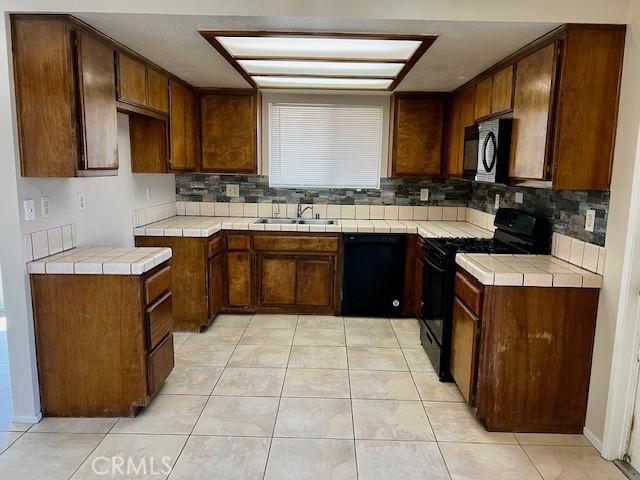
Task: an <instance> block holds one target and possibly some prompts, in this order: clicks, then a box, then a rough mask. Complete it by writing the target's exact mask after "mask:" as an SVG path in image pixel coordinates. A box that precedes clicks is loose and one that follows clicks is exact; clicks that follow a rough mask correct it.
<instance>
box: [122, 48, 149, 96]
mask: <svg viewBox="0 0 640 480" xmlns="http://www.w3.org/2000/svg"><path fill="white" fill-rule="evenodd" d="M117 65H118V100H120V101H121V102H127V103H131V104H134V105H138V106H140V107H146V106H147V67H146V65H145V64H144V63H142V62H139V61H138V60H136V59H133V58H131V57H130V56H129V55H127V54H124V53H121V52H118V63H117Z"/></svg>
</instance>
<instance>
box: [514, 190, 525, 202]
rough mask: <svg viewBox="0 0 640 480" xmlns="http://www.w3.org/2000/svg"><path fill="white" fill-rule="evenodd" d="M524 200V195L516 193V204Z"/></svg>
mask: <svg viewBox="0 0 640 480" xmlns="http://www.w3.org/2000/svg"><path fill="white" fill-rule="evenodd" d="M523 200H524V195H523V194H522V192H516V203H522V201H523Z"/></svg>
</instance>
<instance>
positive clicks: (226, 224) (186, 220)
mask: <svg viewBox="0 0 640 480" xmlns="http://www.w3.org/2000/svg"><path fill="white" fill-rule="evenodd" d="M205 218H210V219H211V221H210V222H206V221H205V222H203V219H205ZM259 219H260V218H259V217H202V216H199V217H196V216H194V217H189V216H181V215H176V216H174V217H170V218H167V219H165V220H161V221H159V222H154V223H150V224H147V225H143V226H140V227H136V228H134V229H133V235H134V236H137V237H153V236H159V237H175V236H178V237H194V238H197V237H208V236H210V235H213V234H214V233H217V232H219V231H221V230H250V231H274V232H278V231H284V232H320V233H322V232H326V233H340V232H345V233H398V234H416V233H417V234H418V235H419V236H420V237H422V238H440V237H460V236H467V237H469V238H473V237H479V238H489V237H492V236H493V232H492V231H490V230H487V229H485V228H482V227H480V226H478V225H475V224H473V223H471V222H468V221H466V220H395V219H394V220H357V219H332V220H335V222H336V223H335V224H333V225H295V224H294V225H290V224H259V223H256V222H257V221H258V220H259ZM456 224H458V225H464V226H465V229H466V230H467V231H468V230H473V231H474V233H475V234H474V233H467V231H462V230H459V229H457V228H453V227H454V226H455V225H456ZM447 227H449V228H451V231H450V232H447Z"/></svg>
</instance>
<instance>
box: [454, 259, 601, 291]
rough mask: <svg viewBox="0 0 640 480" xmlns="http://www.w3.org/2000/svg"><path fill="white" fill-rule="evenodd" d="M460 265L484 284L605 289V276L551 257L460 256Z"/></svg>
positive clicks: (458, 260) (457, 260)
mask: <svg viewBox="0 0 640 480" xmlns="http://www.w3.org/2000/svg"><path fill="white" fill-rule="evenodd" d="M456 263H457V264H458V265H460V266H461V267H462V268H463V269H464V270H466V271H467V272H469V273H470V274H471V275H472V276H474V277H475V278H476V279H478V281H480V283H482V284H483V285H496V286H524V287H575V288H600V287H602V276H601V275H598V274H597V273H593V272H590V271H589V270H585V269H583V268H580V267H577V266H575V265H572V264H570V263H568V262H565V261H564V260H560V259H559V258H556V257H552V256H551V255H508V254H487V253H459V254H457V255H456Z"/></svg>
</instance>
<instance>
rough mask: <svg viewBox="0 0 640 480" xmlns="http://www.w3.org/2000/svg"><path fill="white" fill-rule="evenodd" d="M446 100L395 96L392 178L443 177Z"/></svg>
mask: <svg viewBox="0 0 640 480" xmlns="http://www.w3.org/2000/svg"><path fill="white" fill-rule="evenodd" d="M443 130H444V99H443V98H442V97H425V96H411V95H407V96H404V95H396V97H395V105H394V127H393V159H392V175H393V176H403V175H407V176H410V175H440V174H441V172H442V134H443Z"/></svg>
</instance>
